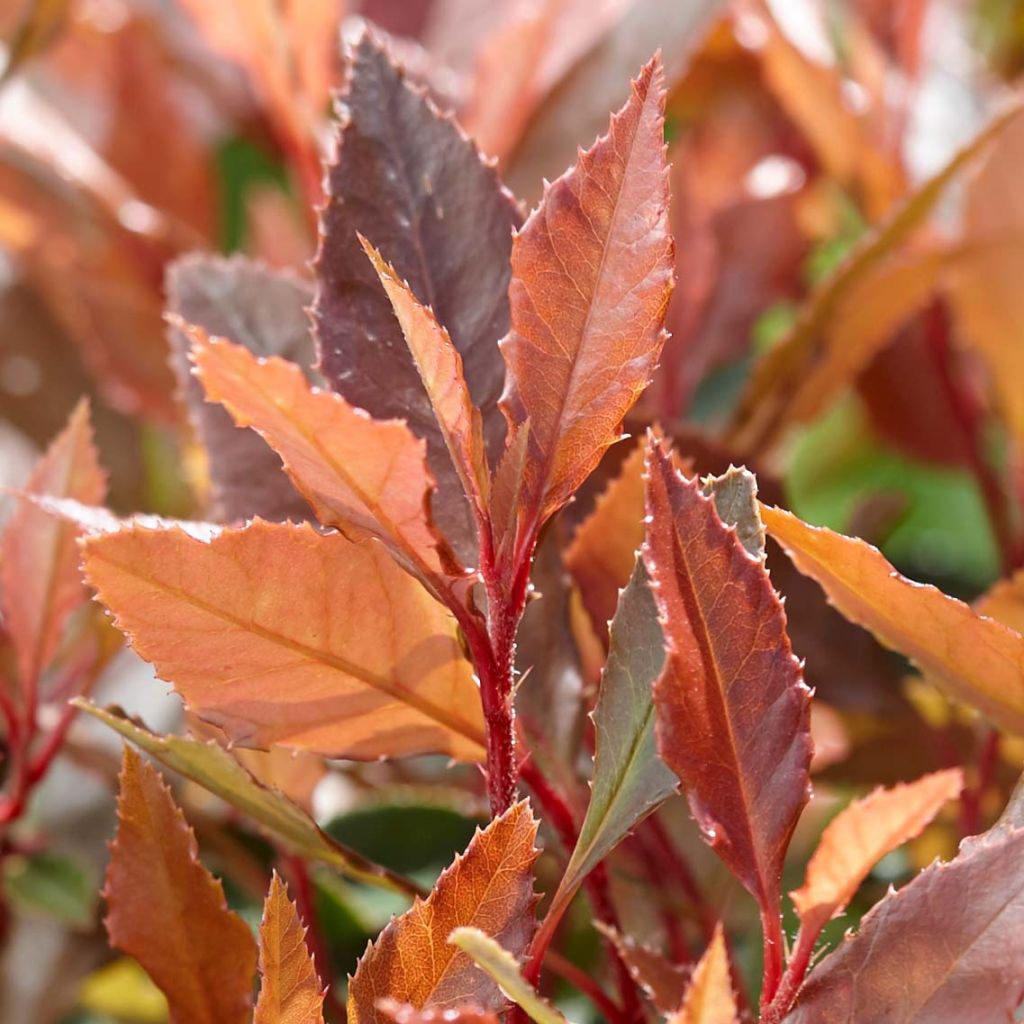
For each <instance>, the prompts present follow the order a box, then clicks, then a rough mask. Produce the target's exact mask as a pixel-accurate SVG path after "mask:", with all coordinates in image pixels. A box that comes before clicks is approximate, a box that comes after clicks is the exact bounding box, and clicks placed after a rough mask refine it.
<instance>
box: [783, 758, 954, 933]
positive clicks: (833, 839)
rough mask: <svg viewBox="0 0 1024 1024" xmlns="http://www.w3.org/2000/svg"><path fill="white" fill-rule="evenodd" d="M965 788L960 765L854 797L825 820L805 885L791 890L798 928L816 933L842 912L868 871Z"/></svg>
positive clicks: (910, 836) (911, 836) (917, 830)
mask: <svg viewBox="0 0 1024 1024" xmlns="http://www.w3.org/2000/svg"><path fill="white" fill-rule="evenodd" d="M962 788H963V773H962V772H961V771H960V769H959V768H950V769H948V770H946V771H941V772H935V773H933V774H932V775H926V776H924V778H921V779H918V780H917V781H916V782H911V783H909V784H903V783H901V784H899V785H897V786H894V787H893V788H892V789H881V788H879V789H876V790H875V791H874V792H873V793H871V794H870V795H868V796H866V797H864V798H863V799H861V800H855V801H854V802H853V803H852V804H850V805H849V806H848V807H846V808H844V809H843V810H842V811H840V813H839V814H838V815H837V816H836V817H835V818H833V819H832V821H831V822H829V824H828V827H827V828H826V829H825V831H824V832H823V833H822V836H821V841H820V842H819V843H818V848H817V850H815V852H814V855H813V856H812V857H811V859H810V862H809V863H808V865H807V872H806V876H805V879H804V884H803V886H802V887H801V888H800V889H798V890H797V891H796V892H792V893H790V896H791V897H792V899H793V903H794V905H795V906H796V910H797V913H798V914H799V915H800V921H801V926H802V927H803V928H806V929H808V930H809V931H811V932H812V933H813V934H815V935H816V934H817V933H818V932H819V931H820V930H821V929H822V928H823V927H824V926H825V924H826V923H827V922H828V921H829V920H830V919H831V918H833V917H835V916H836V915H837V914H839V913H841V912H842V911H843V909H844V908H845V907H846V905H847V904H848V903H849V902H850V900H851V899H852V898H853V896H854V893H856V891H857V889H858V888H859V886H860V884H861V882H863V881H864V879H865V878H867V876H868V873H869V872H870V871H871V869H872V868H873V867H874V866H875V865H876V864H877V863H878V862H879V861H880V860H881V859H882V858H883V857H884V856H885V855H886V854H887V853H890V852H891V851H892V850H895V849H896V847H898V846H902V845H903V844H904V843H905V842H907V841H908V840H910V839H913V838H914V837H915V836H916V835H919V834H920V833H921V831H922V830H923V829H924V828H925V827H926V826H927V825H928V823H929V822H930V821H931V820H932V818H934V817H935V815H936V814H937V813H938V812H939V809H940V808H941V807H942V805H943V804H944V803H946V802H947V801H949V800H955V799H956V798H957V797H958V796H959V795H960V790H961V789H962Z"/></svg>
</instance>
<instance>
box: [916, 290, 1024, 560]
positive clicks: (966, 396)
mask: <svg viewBox="0 0 1024 1024" xmlns="http://www.w3.org/2000/svg"><path fill="white" fill-rule="evenodd" d="M925 327H926V337H927V341H928V347H929V349H930V351H931V353H932V357H933V359H934V361H935V367H936V369H937V371H938V375H939V381H940V383H941V384H942V387H943V390H944V391H945V392H946V398H947V400H948V401H949V405H950V408H951V410H952V412H953V415H954V417H955V419H956V422H957V425H958V426H959V428H960V430H961V432H962V434H963V437H964V441H965V443H966V448H967V458H968V462H969V465H970V469H971V472H972V473H973V474H974V478H975V480H976V482H977V484H978V489H979V490H980V491H981V495H982V498H983V500H984V502H985V508H986V510H987V512H988V518H989V522H990V524H991V526H992V532H993V534H994V535H995V539H996V543H997V544H998V546H999V554H1000V558H1001V560H1002V567H1003V572H1004V573H1005V574H1008V573H1010V572H1012V571H1013V569H1015V568H1018V567H1019V566H1020V565H1021V564H1022V551H1021V545H1020V544H1018V543H1017V540H1016V538H1015V536H1014V530H1013V526H1012V524H1011V522H1010V516H1009V509H1008V507H1007V496H1006V492H1005V490H1004V488H1003V485H1002V483H1001V482H1000V480H999V478H998V476H997V475H996V473H995V472H994V470H993V469H992V467H991V466H990V465H989V463H988V460H987V459H986V458H985V451H984V438H983V437H982V429H981V414H980V412H979V410H978V408H977V404H976V403H975V401H974V398H973V396H972V395H971V394H970V393H969V392H968V391H967V390H966V389H965V388H964V387H963V386H962V385H961V383H960V381H959V380H957V378H956V375H955V374H954V372H953V363H952V359H953V354H952V346H951V345H950V337H949V335H950V329H949V316H948V314H947V312H946V308H945V306H943V304H942V303H941V302H935V303H933V304H932V305H931V307H930V308H929V310H928V313H927V319H926V321H925Z"/></svg>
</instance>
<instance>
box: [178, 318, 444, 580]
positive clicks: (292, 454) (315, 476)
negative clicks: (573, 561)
mask: <svg viewBox="0 0 1024 1024" xmlns="http://www.w3.org/2000/svg"><path fill="white" fill-rule="evenodd" d="M191 334H192V337H193V351H192V358H193V360H194V361H195V364H196V373H197V374H198V376H199V379H200V380H201V381H202V383H203V388H204V389H205V391H206V395H207V397H208V398H209V399H210V400H211V401H216V402H220V403H221V404H222V405H224V407H225V408H226V409H227V410H228V412H230V413H231V415H232V417H233V418H234V420H235V422H236V423H237V424H238V425H239V426H243V427H249V426H251V427H253V428H254V429H255V430H256V431H257V432H258V433H259V434H261V435H262V436H263V438H264V439H265V440H266V441H267V442H268V443H269V444H270V445H271V446H272V447H273V448H274V450H275V451H276V452H277V453H278V454H279V455H280V456H281V458H282V460H283V461H284V466H285V469H286V470H287V471H288V474H289V476H291V478H292V481H293V482H294V483H295V485H296V487H298V489H299V490H300V491H301V492H302V494H303V495H304V496H305V497H306V499H307V500H308V501H309V503H310V504H311V505H312V506H313V510H314V511H315V512H316V515H317V518H318V519H319V520H320V522H322V523H324V524H325V525H327V526H337V527H340V528H341V529H345V528H346V527H356V528H357V529H359V530H365V531H366V532H367V533H369V534H371V535H373V536H375V537H377V538H378V539H379V540H381V541H383V542H384V543H385V544H386V545H387V546H388V547H389V548H390V549H391V550H392V551H393V552H394V553H395V554H396V555H397V556H398V557H399V558H400V559H401V561H402V563H403V564H404V565H405V566H406V567H407V568H408V569H409V570H410V571H411V572H414V573H416V574H417V575H418V576H419V577H420V578H422V579H424V580H425V581H431V582H432V584H433V585H434V586H435V587H437V586H439V585H440V584H439V583H438V582H437V581H438V580H439V578H440V577H442V576H444V574H445V568H446V564H447V563H450V557H449V556H448V554H447V551H446V549H445V548H444V543H443V541H442V540H441V539H440V538H439V537H438V535H437V533H436V532H435V531H434V529H433V527H432V525H431V523H430V522H429V520H428V519H427V513H426V507H427V497H428V495H429V493H430V491H431V489H432V487H433V481H432V479H431V477H430V473H429V470H428V469H427V466H426V462H425V459H424V445H423V442H422V441H420V440H418V439H417V438H415V437H413V435H412V434H411V433H410V432H409V430H408V428H407V427H406V426H405V424H404V423H400V422H398V421H396V420H389V421H380V420H374V419H371V418H370V417H369V416H367V415H366V413H364V412H363V411H362V410H360V409H356V408H354V407H353V406H351V405H349V404H348V402H347V401H345V399H344V398H342V397H341V396H340V395H335V394H332V393H330V392H328V391H319V390H316V389H312V388H310V386H309V385H308V384H307V383H306V380H305V378H304V377H303V375H302V371H301V370H299V368H298V367H297V366H295V365H294V364H292V363H289V362H286V361H285V360H283V359H276V358H272V359H265V360H264V359H257V358H256V357H255V356H254V355H252V354H251V353H250V352H248V351H247V350H246V349H244V348H242V347H241V346H240V345H232V344H230V343H229V342H226V341H224V340H222V339H212V340H211V339H209V338H207V337H206V336H205V334H204V333H203V332H201V331H199V330H198V329H192V330H191Z"/></svg>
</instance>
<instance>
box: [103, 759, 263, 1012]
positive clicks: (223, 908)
mask: <svg viewBox="0 0 1024 1024" xmlns="http://www.w3.org/2000/svg"><path fill="white" fill-rule="evenodd" d="M117 816H118V826H117V837H116V838H115V840H114V842H113V844H112V845H111V850H110V864H109V866H108V868H107V880H106V886H105V889H104V896H105V897H106V900H107V902H108V904H109V913H108V914H107V918H106V922H105V923H106V926H107V934H108V935H109V936H110V943H111V945H113V946H114V947H116V948H117V949H120V950H122V951H123V952H125V953H128V954H130V955H131V956H133V957H135V959H136V960H138V961H139V963H140V964H142V966H143V967H144V968H145V969H146V972H147V973H148V974H149V976H150V977H151V978H152V979H153V981H154V982H155V983H156V984H157V986H158V987H159V988H160V990H161V991H162V992H163V993H164V995H165V996H166V997H167V1002H168V1005H169V1007H170V1020H171V1024H248V1022H249V1021H250V1019H251V1013H252V998H251V996H252V979H253V975H254V973H255V971H256V943H255V942H254V941H253V938H252V934H251V932H250V931H249V926H248V925H247V924H246V923H245V922H244V921H243V920H242V919H241V918H240V917H238V916H236V915H235V914H233V913H232V912H231V911H230V910H228V907H227V904H226V903H225V901H224V892H223V890H222V889H221V885H220V882H218V881H217V880H216V879H215V878H214V877H213V876H212V875H211V874H210V873H209V872H208V871H207V870H206V868H204V867H203V866H202V864H200V863H199V860H198V857H197V850H196V841H195V837H194V836H193V834H192V830H191V829H190V828H189V826H188V823H187V822H186V821H185V818H184V816H183V815H182V813H181V811H180V810H178V808H177V807H176V806H175V804H174V800H173V799H172V798H171V794H170V791H169V790H168V789H167V786H166V785H165V784H164V782H163V780H162V779H161V778H160V775H159V773H158V772H157V771H156V769H155V768H153V767H152V766H151V765H150V764H148V763H146V762H145V761H143V760H142V758H141V757H140V756H139V755H138V754H136V753H135V752H134V751H133V750H132V749H131V748H130V747H127V746H126V747H125V749H124V760H123V762H122V764H121V791H120V795H119V796H118V801H117Z"/></svg>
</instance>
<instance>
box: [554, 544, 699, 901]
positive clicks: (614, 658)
mask: <svg viewBox="0 0 1024 1024" xmlns="http://www.w3.org/2000/svg"><path fill="white" fill-rule="evenodd" d="M664 663H665V648H664V641H663V639H662V635H661V626H660V625H659V624H658V609H657V607H656V606H655V603H654V597H653V596H652V594H651V591H650V585H649V580H648V576H647V570H646V569H645V568H644V565H643V562H641V561H640V560H639V559H638V560H637V562H636V565H635V566H634V568H633V575H632V578H631V579H630V581H629V584H628V585H627V587H626V589H625V590H623V591H622V593H621V594H620V595H619V605H618V608H617V609H616V612H615V618H614V619H613V620H612V624H611V629H610V648H609V652H608V661H607V663H606V665H605V669H604V674H603V676H602V679H601V690H600V696H599V697H598V701H597V708H596V709H595V711H594V728H595V729H596V731H597V745H596V754H595V757H594V777H593V783H592V791H591V794H590V806H589V807H588V808H587V815H586V817H585V818H584V820H583V827H582V828H581V829H580V838H579V842H578V843H577V844H576V849H575V850H574V851H573V854H572V858H571V859H570V861H569V865H568V867H567V868H566V870H565V875H564V877H563V878H562V882H561V885H560V886H559V889H558V893H557V894H556V895H555V899H554V901H553V905H561V904H564V903H565V902H566V901H568V900H569V899H571V898H572V895H573V893H574V892H575V891H576V889H577V888H578V887H579V884H580V882H582V881H583V878H584V877H585V876H586V874H587V873H588V872H589V871H590V870H592V869H593V868H594V867H595V865H597V864H598V863H599V862H600V861H601V860H602V859H603V858H604V857H606V856H607V855H608V853H609V852H610V851H611V850H612V849H613V848H614V847H615V845H616V844H617V843H619V842H620V841H621V840H622V839H623V838H624V837H625V836H626V835H627V834H628V833H629V831H630V829H632V828H633V827H634V826H635V825H636V824H637V823H638V822H640V821H641V820H643V819H644V818H645V817H646V816H647V815H648V814H650V813H651V811H653V810H654V809H655V808H656V807H657V806H658V805H659V804H660V803H661V802H662V801H664V800H665V799H667V798H668V797H669V796H671V795H672V794H673V793H674V792H675V791H676V787H677V786H678V785H679V780H678V779H677V778H676V775H675V773H674V772H673V771H672V770H671V769H669V768H668V767H667V766H666V765H665V763H664V762H663V761H662V760H661V758H660V757H658V752H657V749H656V747H655V741H654V701H653V698H652V695H651V694H652V687H653V686H654V681H655V679H657V678H658V676H659V675H660V674H661V669H662V666H663V665H664Z"/></svg>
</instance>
